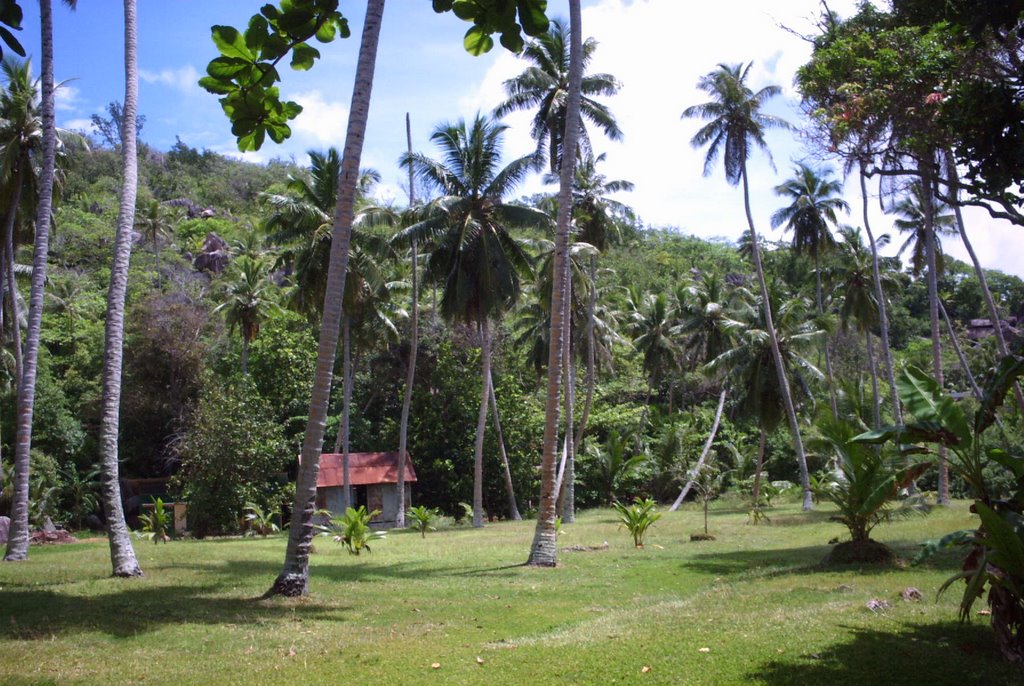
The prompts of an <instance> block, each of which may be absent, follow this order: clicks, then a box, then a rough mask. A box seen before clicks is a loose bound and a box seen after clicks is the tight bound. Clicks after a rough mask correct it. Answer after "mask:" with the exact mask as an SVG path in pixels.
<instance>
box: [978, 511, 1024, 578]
mask: <svg viewBox="0 0 1024 686" xmlns="http://www.w3.org/2000/svg"><path fill="white" fill-rule="evenodd" d="M974 508H975V510H977V512H978V516H979V517H981V523H982V524H983V525H984V526H985V533H986V538H985V545H986V547H987V548H989V549H990V550H991V551H992V555H991V556H990V557H991V559H992V561H993V562H995V563H996V564H997V565H998V566H999V567H1001V568H1002V569H1003V571H1004V572H1007V573H1008V574H1013V575H1016V576H1024V539H1022V538H1021V535H1020V533H1018V531H1016V530H1015V529H1014V527H1013V526H1011V525H1010V523H1009V522H1007V521H1006V520H1005V519H1003V518H1002V517H1000V516H999V514H997V513H996V511H995V510H993V509H992V508H990V507H989V506H988V505H986V504H985V503H983V502H980V501H975V502H974Z"/></svg>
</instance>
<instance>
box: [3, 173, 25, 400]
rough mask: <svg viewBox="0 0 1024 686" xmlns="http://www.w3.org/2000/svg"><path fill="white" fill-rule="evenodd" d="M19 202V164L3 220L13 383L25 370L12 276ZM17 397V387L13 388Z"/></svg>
mask: <svg viewBox="0 0 1024 686" xmlns="http://www.w3.org/2000/svg"><path fill="white" fill-rule="evenodd" d="M20 202H21V166H20V165H19V167H18V171H16V172H15V174H14V191H13V193H12V195H11V204H10V206H9V207H8V208H7V216H6V217H5V221H4V254H5V257H6V260H5V262H6V264H5V265H4V266H5V267H6V272H7V273H6V274H5V277H6V282H7V302H8V303H9V305H10V310H11V322H10V323H11V344H12V345H13V346H14V378H15V385H16V386H17V384H18V383H20V382H21V375H22V374H23V373H24V370H25V361H24V357H23V355H22V349H21V324H19V323H18V319H19V318H18V281H17V279H16V278H15V276H14V224H15V221H16V219H17V215H18V204H19V203H20ZM15 393H16V395H15V398H17V388H15Z"/></svg>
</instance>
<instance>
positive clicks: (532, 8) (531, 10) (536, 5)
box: [516, 0, 550, 37]
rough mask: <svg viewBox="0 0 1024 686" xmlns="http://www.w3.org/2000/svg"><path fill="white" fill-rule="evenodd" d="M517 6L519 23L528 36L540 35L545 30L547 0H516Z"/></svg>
mask: <svg viewBox="0 0 1024 686" xmlns="http://www.w3.org/2000/svg"><path fill="white" fill-rule="evenodd" d="M516 6H517V7H518V8H519V23H520V24H522V25H523V31H525V32H526V35H528V36H534V37H536V36H540V35H543V34H544V33H546V32H547V30H548V26H549V25H550V23H549V22H548V17H547V9H548V3H547V0H516Z"/></svg>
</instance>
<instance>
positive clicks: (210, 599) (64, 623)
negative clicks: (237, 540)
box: [0, 581, 350, 640]
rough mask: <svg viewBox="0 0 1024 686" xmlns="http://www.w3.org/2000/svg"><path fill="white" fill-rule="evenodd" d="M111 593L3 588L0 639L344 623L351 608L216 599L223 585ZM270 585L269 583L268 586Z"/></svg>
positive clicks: (139, 587)
mask: <svg viewBox="0 0 1024 686" xmlns="http://www.w3.org/2000/svg"><path fill="white" fill-rule="evenodd" d="M132 583H133V582H130V581H125V582H124V584H125V585H123V586H121V587H119V588H118V589H117V590H115V591H112V592H110V593H101V594H96V595H89V596H79V595H69V594H64V593H60V592H55V591H52V590H42V589H39V590H28V589H13V590H9V589H5V590H4V593H3V609H2V610H0V638H10V639H16V640H50V639H52V638H54V637H60V636H64V635H68V634H75V633H80V632H90V631H100V632H102V633H105V634H108V635H110V636H116V637H119V638H124V637H131V636H135V635H137V634H143V633H147V632H150V631H154V630H156V629H158V628H161V627H164V626H167V625H169V624H209V625H228V624H236V625H244V624H252V623H259V622H264V621H274V622H277V621H282V622H283V621H293V620H295V619H308V620H332V621H345V619H346V615H347V614H348V610H349V609H350V608H349V607H347V606H345V607H342V606H338V605H337V604H335V603H331V604H327V603H320V602H316V601H313V600H309V599H302V600H299V601H283V602H282V601H277V600H270V601H263V600H260V599H258V598H245V597H225V596H221V595H217V593H218V592H219V591H220V586H219V585H216V584H214V585H208V586H192V585H189V586H157V587H154V586H152V585H141V584H139V585H131V586H129V585H127V584H132ZM268 585H269V582H268Z"/></svg>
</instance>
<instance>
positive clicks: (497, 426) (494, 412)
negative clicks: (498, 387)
mask: <svg viewBox="0 0 1024 686" xmlns="http://www.w3.org/2000/svg"><path fill="white" fill-rule="evenodd" d="M489 387H490V396H491V419H493V420H494V433H496V434H497V435H498V448H500V449H501V468H502V471H503V472H504V474H505V495H506V496H507V497H508V517H509V519H511V520H513V521H516V522H518V521H521V520H522V519H523V516H522V515H521V514H519V506H518V505H516V492H515V488H514V487H513V485H512V470H511V469H509V466H508V453H507V452H505V436H504V434H502V432H501V418H500V417H498V398H497V396H496V395H495V394H494V377H490V384H489Z"/></svg>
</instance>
